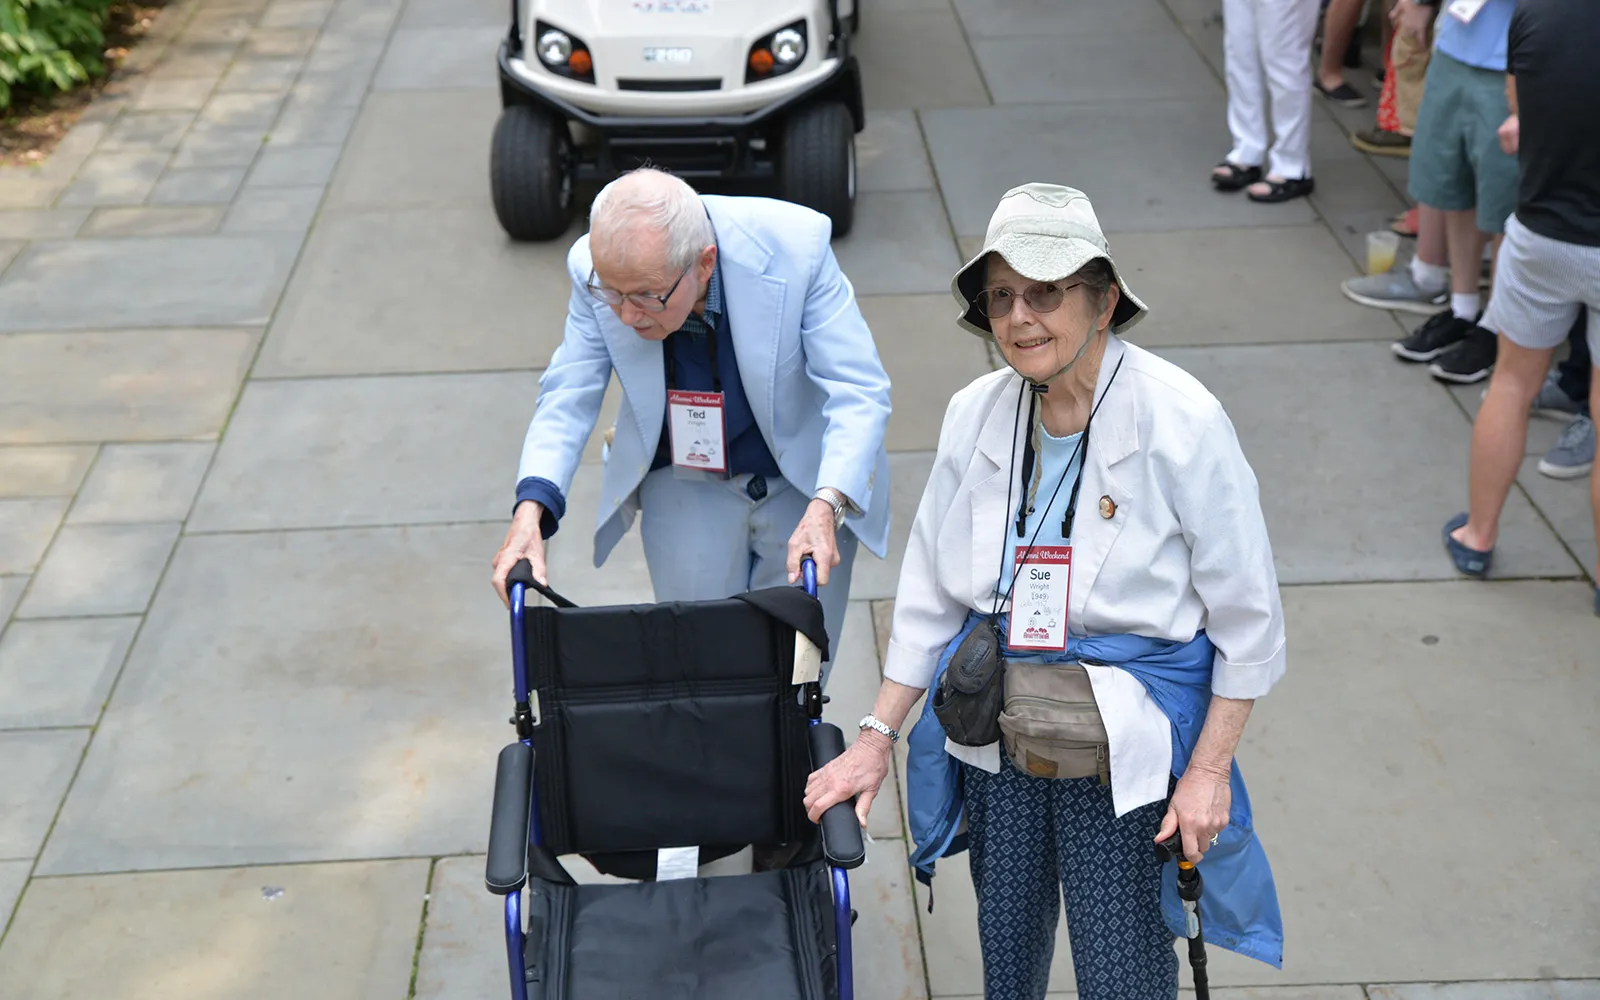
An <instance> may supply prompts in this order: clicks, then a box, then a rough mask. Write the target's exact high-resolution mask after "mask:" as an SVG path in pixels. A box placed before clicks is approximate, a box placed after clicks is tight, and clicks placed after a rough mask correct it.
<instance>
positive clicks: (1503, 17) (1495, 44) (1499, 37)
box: [1433, 0, 1592, 73]
mask: <svg viewBox="0 0 1600 1000" xmlns="http://www.w3.org/2000/svg"><path fill="white" fill-rule="evenodd" d="M1584 2H1592V0H1584ZM1450 6H1451V0H1439V16H1438V19H1437V20H1436V21H1435V22H1434V29H1433V30H1434V39H1435V47H1436V48H1437V49H1438V50H1439V51H1440V52H1443V53H1444V54H1445V55H1447V56H1449V57H1450V58H1452V59H1455V60H1456V61H1458V62H1464V63H1466V64H1467V65H1468V66H1474V67H1476V68H1478V69H1487V70H1493V71H1494V72H1496V73H1504V72H1505V70H1506V32H1507V31H1508V30H1509V29H1510V27H1511V15H1512V13H1513V12H1514V11H1515V10H1516V9H1517V2H1516V0H1487V2H1486V3H1484V5H1483V6H1482V7H1481V8H1479V9H1478V12H1477V13H1476V14H1474V15H1473V17H1472V20H1471V21H1470V22H1464V21H1462V20H1461V19H1460V18H1458V17H1456V16H1455V15H1454V14H1452V13H1450Z"/></svg>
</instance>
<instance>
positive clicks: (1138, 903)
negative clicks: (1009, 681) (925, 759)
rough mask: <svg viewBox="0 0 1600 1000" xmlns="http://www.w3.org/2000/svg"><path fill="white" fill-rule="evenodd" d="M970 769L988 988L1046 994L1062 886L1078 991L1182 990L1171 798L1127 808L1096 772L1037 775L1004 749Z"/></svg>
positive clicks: (1099, 995)
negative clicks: (1167, 880) (1167, 819)
mask: <svg viewBox="0 0 1600 1000" xmlns="http://www.w3.org/2000/svg"><path fill="white" fill-rule="evenodd" d="M961 771H962V788H963V792H962V794H963V799H964V805H965V808H966V817H967V833H968V836H969V838H970V852H971V864H972V884H973V887H974V888H975V889H977V891H978V940H979V943H980V944H981V946H982V949H983V995H984V997H985V998H986V1000H1042V998H1043V997H1044V995H1045V989H1046V986H1047V983H1048V980H1049V976H1050V959H1051V955H1052V953H1053V952H1054V951H1055V931H1056V919H1057V916H1058V914H1059V913H1060V910H1061V903H1060V899H1061V898H1062V896H1063V895H1064V896H1065V899H1066V909H1067V930H1068V935H1069V937H1070V939H1071V942H1072V968H1073V972H1074V973H1075V974H1076V976H1077V980H1078V996H1079V997H1080V998H1081V1000H1174V998H1175V997H1177V995H1178V956H1177V953H1176V952H1175V951H1174V950H1173V947H1172V942H1173V937H1172V933H1171V932H1170V931H1168V930H1167V925H1166V923H1165V922H1164V921H1163V920H1162V917H1161V865H1160V864H1158V863H1157V861H1156V857H1155V836H1156V831H1157V830H1158V829H1160V826H1161V819H1162V817H1163V816H1164V815H1165V814H1166V803H1165V802H1153V803H1151V804H1149V805H1147V806H1142V807H1140V808H1138V809H1135V810H1134V811H1132V812H1130V813H1128V814H1127V815H1126V816H1124V817H1122V818H1121V819H1118V818H1117V817H1116V814H1115V811H1114V809H1113V808H1112V804H1111V789H1110V788H1109V787H1106V786H1102V785H1101V784H1100V781H1099V779H1098V778H1065V779H1062V778H1035V777H1032V776H1030V775H1026V774H1023V773H1022V772H1021V771H1018V770H1017V769H1016V768H1015V767H1013V766H1012V764H1011V762H1010V761H1009V760H1007V759H1005V755H1004V751H1003V750H1002V753H1001V763H1000V773H999V774H990V773H989V772H987V771H984V770H982V769H980V768H976V767H972V766H970V765H966V764H963V765H962V768H961ZM1057 885H1060V887H1061V888H1060V890H1059V891H1058V890H1057V888H1056V886H1057Z"/></svg>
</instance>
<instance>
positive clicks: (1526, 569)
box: [1135, 329, 1578, 584]
mask: <svg viewBox="0 0 1600 1000" xmlns="http://www.w3.org/2000/svg"><path fill="white" fill-rule="evenodd" d="M1135 332H1137V329H1136V330H1135ZM1135 339H1137V338H1135ZM1160 353H1161V354H1162V355H1163V356H1165V357H1167V358H1168V359H1169V360H1171V361H1173V362H1174V363H1176V364H1177V365H1179V366H1180V367H1182V368H1184V369H1185V370H1187V371H1188V372H1189V373H1190V374H1192V375H1194V376H1195V377H1196V378H1198V379H1199V380H1200V381H1201V382H1202V383H1203V384H1205V385H1206V387H1207V388H1209V389H1210V390H1211V391H1212V392H1214V393H1216V395H1217V397H1218V398H1219V399H1221V401H1222V403H1223V406H1224V407H1226V408H1227V411H1228V414H1229V417H1230V418H1231V419H1232V421H1233V423H1234V425H1235V427H1236V428H1237V429H1238V432H1239V437H1240V440H1241V442H1242V443H1243V445H1244V451H1245V456H1246V457H1247V458H1248V459H1249V460H1250V462H1251V464H1252V466H1253V467H1254V469H1255V473H1256V477H1257V479H1258V480H1259V481H1260V483H1261V500H1262V507H1263V509H1264V510H1265V511H1266V515H1267V524H1268V528H1269V530H1270V532H1271V535H1272V546H1273V554H1274V556H1275V557H1276V561H1277V564H1278V574H1279V579H1280V580H1281V582H1283V583H1285V584H1293V583H1332V582H1338V581H1358V580H1366V581H1370V580H1429V579H1431V580H1451V579H1454V578H1456V575H1457V574H1456V570H1455V566H1454V564H1452V563H1451V562H1450V559H1449V557H1448V556H1447V555H1446V554H1445V552H1444V548H1443V545H1442V543H1441V542H1440V534H1439V531H1440V528H1439V526H1442V525H1443V524H1444V522H1445V521H1446V520H1447V519H1448V518H1449V517H1450V516H1451V515H1453V514H1454V513H1455V512H1456V511H1458V510H1460V509H1461V508H1462V506H1463V505H1464V504H1465V502H1466V482H1467V465H1468V458H1469V448H1470V441H1471V432H1472V429H1471V426H1470V425H1469V424H1468V423H1467V421H1466V420H1465V419H1464V418H1463V417H1462V415H1461V412H1460V410H1459V409H1458V408H1457V407H1455V406H1454V405H1453V404H1452V403H1451V401H1450V398H1449V396H1448V394H1447V393H1446V391H1445V390H1444V389H1442V388H1441V387H1439V386H1438V385H1437V384H1436V383H1434V382H1433V381H1432V380H1431V379H1429V378H1427V377H1426V376H1425V375H1421V374H1420V373H1419V372H1418V371H1416V370H1415V368H1414V367H1412V366H1407V365H1402V364H1398V363H1396V361H1395V358H1394V356H1393V355H1392V354H1391V353H1390V351H1389V350H1388V347H1387V345H1383V344H1303V345H1296V346H1293V347H1284V346H1277V347H1227V348H1205V349H1200V348H1174V349H1171V350H1162V351H1161V352H1160ZM1419 376H1420V377H1419ZM1396 427H1404V428H1406V433H1405V434H1404V435H1396V434H1395V433H1394V428H1396ZM1352 470H1361V472H1360V474H1358V475H1352V474H1351V473H1352ZM1501 529H1502V537H1501V542H1500V546H1499V554H1498V555H1499V561H1498V562H1497V564H1496V572H1497V575H1502V576H1506V577H1516V576H1570V575H1574V574H1576V573H1577V572H1578V567H1577V565H1576V564H1575V563H1574V562H1573V561H1572V558H1571V557H1570V556H1569V555H1568V554H1567V553H1566V551H1565V550H1564V549H1563V548H1562V547H1561V545H1560V543H1559V541H1558V540H1557V539H1556V537H1555V536H1554V535H1553V534H1552V533H1551V532H1550V529H1549V528H1547V527H1546V526H1545V525H1544V524H1543V523H1542V522H1541V521H1540V519H1539V518H1538V516H1537V514H1536V513H1535V512H1534V510H1533V508H1532V507H1531V505H1529V504H1528V503H1527V501H1526V500H1525V499H1524V498H1522V497H1521V496H1519V495H1517V494H1515V493H1514V494H1512V496H1511V497H1510V499H1509V502H1508V503H1507V505H1506V511H1505V516H1504V517H1503V518H1502V520H1501Z"/></svg>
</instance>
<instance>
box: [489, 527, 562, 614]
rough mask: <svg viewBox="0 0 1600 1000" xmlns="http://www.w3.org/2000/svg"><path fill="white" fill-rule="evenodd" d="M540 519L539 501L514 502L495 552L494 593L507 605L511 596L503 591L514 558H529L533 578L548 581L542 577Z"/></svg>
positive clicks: (542, 543)
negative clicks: (509, 523) (508, 520)
mask: <svg viewBox="0 0 1600 1000" xmlns="http://www.w3.org/2000/svg"><path fill="white" fill-rule="evenodd" d="M543 518H544V506H543V505H542V504H538V503H535V502H533V501H532V500H524V501H523V502H522V503H519V504H517V510H516V513H514V514H512V516H511V528H510V530H508V531H507V532H506V540H505V541H504V542H502V543H501V544H500V551H499V552H496V553H495V554H494V592H495V593H497V594H499V595H500V603H501V604H504V605H505V606H506V607H508V608H509V607H510V606H511V597H510V595H509V594H507V593H506V575H507V574H508V573H510V572H511V567H513V566H515V565H516V564H517V560H519V559H526V560H528V562H529V564H531V565H532V566H533V578H534V579H535V580H538V581H539V582H540V583H546V584H547V583H549V582H550V581H549V580H548V579H546V578H545V568H544V536H543V535H542V534H541V533H540V532H539V522H540V521H541V520H542V519H543Z"/></svg>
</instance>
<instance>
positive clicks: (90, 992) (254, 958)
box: [0, 859, 428, 1000]
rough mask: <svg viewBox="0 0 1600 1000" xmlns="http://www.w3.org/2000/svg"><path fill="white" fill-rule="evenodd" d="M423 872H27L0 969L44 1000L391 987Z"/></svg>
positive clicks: (368, 995)
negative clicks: (41, 875) (50, 875)
mask: <svg viewBox="0 0 1600 1000" xmlns="http://www.w3.org/2000/svg"><path fill="white" fill-rule="evenodd" d="M427 880H428V862H427V860H426V859H420V860H409V861H377V862H369V863H364V864H335V865H302V866H293V867H281V868H234V869H220V870H210V871H192V872H159V873H150V874H122V875H104V876H98V877H92V878H57V879H38V878H36V879H34V881H33V883H32V884H31V885H30V886H29V888H28V894H27V897H26V898H25V899H24V900H23V902H22V906H21V907H20V909H19V911H18V914H17V919H16V922H15V924H14V926H13V927H12V929H11V933H10V935H9V936H8V937H7V938H6V940H5V944H4V946H3V947H0V981H4V982H5V983H6V984H7V987H8V988H10V989H14V990H16V991H17V993H16V995H17V996H19V997H41V998H42V997H50V998H51V1000H103V998H105V997H107V996H108V995H111V996H116V997H118V998H119V1000H123V998H126V1000H158V998H169V997H202V996H203V997H206V998H207V1000H279V998H283V997H316V998H318V1000H393V998H395V997H403V996H405V995H406V992H407V989H408V986H409V982H410V978H411V959H412V954H413V952H414V950H415V948H416V943H417V921H418V919H419V918H420V917H421V914H422V905H423V894H424V892H425V891H426V889H427ZM85 941H94V942H97V944H96V946H95V947H92V948H86V947H84V942H85ZM108 990H109V991H110V992H109V993H108Z"/></svg>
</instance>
